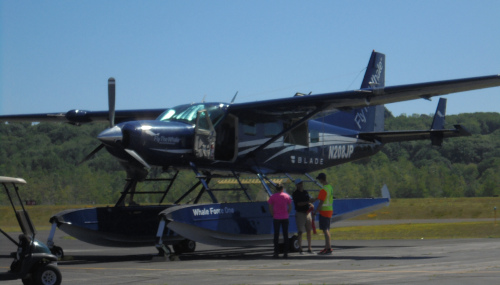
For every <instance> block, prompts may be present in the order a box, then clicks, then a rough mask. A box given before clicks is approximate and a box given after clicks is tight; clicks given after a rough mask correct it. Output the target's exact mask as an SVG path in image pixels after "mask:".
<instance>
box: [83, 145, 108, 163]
mask: <svg viewBox="0 0 500 285" xmlns="http://www.w3.org/2000/svg"><path fill="white" fill-rule="evenodd" d="M103 147H104V144H100V145H99V146H98V147H96V148H95V149H94V150H93V151H92V152H91V153H90V154H89V155H87V156H86V157H85V158H84V159H83V160H82V161H80V162H79V163H78V164H77V166H79V165H81V164H82V163H84V162H86V161H87V160H89V159H90V158H92V156H94V155H95V154H96V153H97V152H98V151H100V150H101V149H102V148H103Z"/></svg>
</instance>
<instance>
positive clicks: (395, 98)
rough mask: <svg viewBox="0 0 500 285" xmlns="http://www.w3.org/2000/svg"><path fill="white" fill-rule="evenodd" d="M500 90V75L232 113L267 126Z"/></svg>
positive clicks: (256, 105) (261, 104) (243, 106)
mask: <svg viewBox="0 0 500 285" xmlns="http://www.w3.org/2000/svg"><path fill="white" fill-rule="evenodd" d="M496 86H500V75H491V76H482V77H472V78H464V79H454V80H446V81H436V82H427V83H419V84H408V85H399V86H390V87H382V88H366V89H359V90H353V91H346V92H336V93H326V94H318V95H308V96H296V97H291V98H281V99H274V100H266V101H256V102H248V103H238V104H232V105H230V107H229V112H230V113H232V114H235V115H237V116H238V117H239V118H240V119H243V120H244V119H248V120H251V121H253V122H267V121H273V120H276V119H278V118H280V119H301V118H303V117H306V116H309V115H311V114H312V113H317V114H320V113H321V112H330V113H331V112H335V111H342V110H351V109H355V108H362V107H367V106H370V105H381V104H388V103H396V102H401V101H407V100H414V99H421V98H424V99H430V98H431V97H433V96H439V95H446V94H450V93H457V92H463V91H470V90H476V89H482V88H489V87H496Z"/></svg>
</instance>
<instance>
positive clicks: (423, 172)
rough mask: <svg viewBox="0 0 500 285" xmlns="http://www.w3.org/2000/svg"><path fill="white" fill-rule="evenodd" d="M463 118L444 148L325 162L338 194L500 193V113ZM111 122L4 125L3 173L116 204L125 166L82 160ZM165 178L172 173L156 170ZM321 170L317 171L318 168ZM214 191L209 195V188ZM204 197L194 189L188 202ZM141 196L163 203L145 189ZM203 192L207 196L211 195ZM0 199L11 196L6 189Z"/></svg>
mask: <svg viewBox="0 0 500 285" xmlns="http://www.w3.org/2000/svg"><path fill="white" fill-rule="evenodd" d="M447 122H448V124H449V125H450V126H451V125H454V124H462V125H464V126H465V127H466V128H467V129H468V130H469V131H471V132H472V136H470V137H463V138H455V139H448V140H445V142H444V143H443V146H442V147H441V148H437V147H433V146H431V145H430V142H429V141H413V142H405V143H393V144H387V145H386V146H385V147H384V148H383V150H382V151H381V152H379V153H378V154H376V155H375V156H373V157H371V158H367V159H363V160H360V161H358V162H354V163H348V164H343V165H340V166H337V167H332V168H329V169H325V170H323V171H321V172H326V173H327V174H328V177H329V179H328V180H329V181H330V182H331V183H332V185H333V186H334V189H335V190H336V192H335V193H336V196H337V197H370V196H379V195H380V194H379V193H380V188H381V187H382V185H383V184H387V186H388V188H389V190H390V191H391V195H392V197H394V198H425V197H478V196H495V195H496V196H498V195H499V194H500V187H499V185H500V175H499V174H498V173H500V114H499V113H475V114H460V115H455V116H448V117H447ZM431 123H432V117H431V116H427V115H416V114H414V115H412V116H398V117H393V116H392V115H390V114H386V126H385V129H387V130H412V129H428V128H429V126H430V125H431ZM105 128H106V125H103V124H88V125H83V126H80V127H76V126H72V125H67V124H55V123H40V124H34V125H32V124H29V123H15V124H0V175H3V176H16V177H23V178H25V179H26V180H27V181H28V183H29V186H28V187H25V188H24V190H23V191H24V193H23V197H25V198H26V199H33V200H36V201H37V203H39V204H40V203H41V204H54V205H58V204H93V203H95V204H111V205H112V204H114V203H115V202H116V200H117V199H118V197H119V196H120V192H121V191H122V189H123V186H124V183H125V182H124V180H125V172H124V171H123V169H122V167H121V166H120V164H119V163H118V162H117V161H116V160H115V159H114V158H113V157H111V155H109V154H108V153H107V152H106V151H101V152H99V153H98V154H97V155H96V157H94V158H93V159H92V160H90V161H88V162H86V163H84V164H83V165H80V166H76V164H77V163H78V162H80V161H81V160H82V159H83V158H84V157H85V155H86V154H88V153H90V152H91V151H92V150H93V149H94V148H95V147H97V146H98V144H99V143H98V141H97V140H96V139H95V137H96V136H97V134H98V133H99V132H100V131H102V130H103V129H105ZM154 175H156V176H157V177H164V176H168V175H167V174H164V173H160V172H158V173H154ZM312 175H314V174H312ZM179 177H180V178H179V181H178V184H177V185H176V187H173V189H172V190H171V191H170V193H169V194H168V195H167V197H166V201H165V202H167V203H173V202H175V200H176V198H178V197H179V196H181V195H182V194H183V193H184V192H185V191H186V189H189V188H190V187H191V185H192V182H193V181H194V180H195V178H194V176H193V174H192V173H190V172H182V173H181V174H179ZM138 187H140V189H139V191H161V190H163V189H164V188H165V187H166V186H165V185H158V184H154V183H151V184H148V183H141V185H139V186H138ZM249 188H250V189H249V193H250V196H252V197H253V198H257V199H259V200H262V199H265V198H266V196H265V193H263V191H262V189H260V186H259V185H251V186H249ZM205 196H206V195H205ZM216 196H217V197H218V198H219V199H220V201H245V199H246V198H245V196H244V195H243V192H241V191H233V192H231V191H224V192H217V193H216ZM194 198H196V193H193V194H190V195H189V196H188V197H186V199H185V200H184V202H187V201H190V200H193V199H194ZM138 199H140V202H141V203H157V201H158V198H157V196H154V195H144V196H141V197H140V198H138ZM203 199H206V198H205V197H203ZM0 204H5V200H4V199H3V197H2V196H0Z"/></svg>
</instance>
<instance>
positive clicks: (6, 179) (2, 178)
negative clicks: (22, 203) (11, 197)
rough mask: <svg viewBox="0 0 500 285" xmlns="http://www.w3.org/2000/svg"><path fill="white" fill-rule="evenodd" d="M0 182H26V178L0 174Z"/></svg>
mask: <svg viewBox="0 0 500 285" xmlns="http://www.w3.org/2000/svg"><path fill="white" fill-rule="evenodd" d="M0 183H16V184H26V180H24V179H22V178H14V177H6V176H0Z"/></svg>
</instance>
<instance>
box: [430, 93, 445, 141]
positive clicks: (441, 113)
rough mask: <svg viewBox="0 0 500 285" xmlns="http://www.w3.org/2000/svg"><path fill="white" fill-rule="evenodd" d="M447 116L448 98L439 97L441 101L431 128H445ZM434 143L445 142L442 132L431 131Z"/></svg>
mask: <svg viewBox="0 0 500 285" xmlns="http://www.w3.org/2000/svg"><path fill="white" fill-rule="evenodd" d="M445 116H446V99H445V98H439V103H438V106H437V109H436V113H435V114H434V120H433V121H432V126H431V130H443V129H444V123H445V121H444V120H445ZM431 142H432V145H436V146H441V145H442V144H443V134H442V133H439V132H437V133H431Z"/></svg>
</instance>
